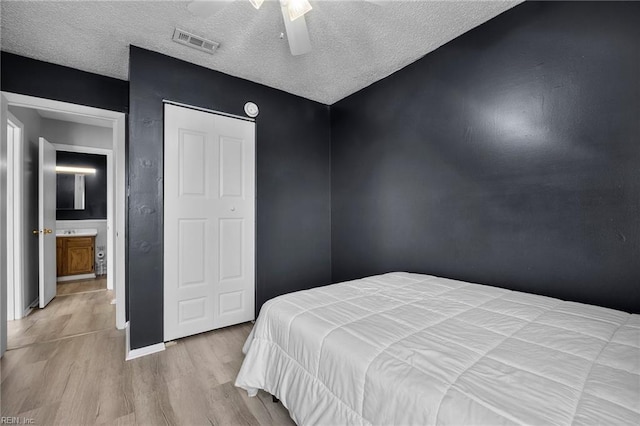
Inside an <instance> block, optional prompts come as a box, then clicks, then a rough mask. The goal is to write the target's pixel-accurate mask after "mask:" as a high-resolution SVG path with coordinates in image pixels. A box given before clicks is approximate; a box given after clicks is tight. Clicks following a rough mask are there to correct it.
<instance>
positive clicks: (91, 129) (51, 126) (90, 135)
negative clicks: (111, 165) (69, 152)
mask: <svg viewBox="0 0 640 426" xmlns="http://www.w3.org/2000/svg"><path fill="white" fill-rule="evenodd" d="M41 120H42V136H43V137H44V138H45V139H46V140H48V141H49V142H51V143H53V144H63V145H77V146H88V147H91V148H102V149H113V130H112V129H111V128H110V127H98V126H89V125H87V124H79V123H71V122H68V121H59V120H51V119H48V118H42V119H41Z"/></svg>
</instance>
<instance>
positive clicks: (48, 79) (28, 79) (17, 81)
mask: <svg viewBox="0 0 640 426" xmlns="http://www.w3.org/2000/svg"><path fill="white" fill-rule="evenodd" d="M1 55H2V56H1V61H2V69H0V84H1V87H2V90H4V91H6V92H13V93H20V94H22V95H29V96H35V97H38V98H45V99H54V100H56V101H62V102H69V103H72V104H78V105H87V106H92V107H95V108H102V109H108V110H111V111H118V112H127V110H128V107H129V99H128V96H129V85H128V83H127V82H126V81H124V80H118V79H115V78H111V77H105V76H103V75H98V74H93V73H89V72H85V71H80V70H77V69H75V68H69V67H64V66H62V65H56V64H52V63H49V62H43V61H38V60H36V59H31V58H26V57H24V56H20V55H15V54H13V53H8V52H2V53H1Z"/></svg>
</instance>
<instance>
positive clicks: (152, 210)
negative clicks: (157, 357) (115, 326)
mask: <svg viewBox="0 0 640 426" xmlns="http://www.w3.org/2000/svg"><path fill="white" fill-rule="evenodd" d="M129 67H130V68H129V81H130V94H129V96H130V101H131V104H130V115H129V129H130V133H129V141H130V143H129V149H128V163H129V184H130V187H131V191H130V198H129V213H128V217H129V234H128V235H129V242H128V248H129V262H128V276H129V309H130V327H131V328H130V333H131V334H130V336H131V347H132V348H133V349H135V348H139V347H143V346H147V345H151V344H155V343H158V342H162V341H163V285H162V269H163V268H162V260H163V259H162V249H163V224H162V211H163V184H162V173H163V104H162V100H163V99H168V100H172V101H176V102H182V103H186V104H190V105H195V106H199V107H204V108H209V109H214V110H218V111H223V112H226V113H231V114H237V115H244V112H243V106H244V104H245V102H247V101H253V102H255V103H257V104H258V106H259V107H260V115H259V116H258V118H257V120H256V132H257V137H256V147H257V150H256V154H257V156H256V168H257V188H256V190H257V202H256V207H257V216H256V222H257V224H256V226H257V231H256V232H257V233H256V239H257V241H256V274H257V283H256V285H257V290H256V308H257V309H259V308H260V306H261V305H262V304H263V303H264V302H265V301H266V300H267V299H270V298H272V297H275V296H277V295H280V294H283V293H286V292H290V291H295V290H300V289H304V288H309V287H313V286H318V285H323V284H329V283H330V282H331V251H330V250H331V222H330V220H331V213H330V208H331V205H330V203H331V195H330V190H331V188H330V173H331V168H330V132H329V130H330V125H329V108H328V107H327V106H326V105H321V104H318V103H316V102H312V101H309V100H306V99H303V98H300V97H297V96H293V95H290V94H287V93H284V92H281V91H278V90H275V89H271V88H268V87H265V86H262V85H259V84H256V83H252V82H249V81H246V80H242V79H239V78H235V77H231V76H229V75H226V74H222V73H219V72H215V71H211V70H209V69H206V68H202V67H199V66H196V65H193V64H190V63H187V62H183V61H180V60H177V59H174V58H170V57H168V56H164V55H161V54H159V53H155V52H150V51H147V50H144V49H140V48H137V47H133V46H132V47H131V49H130V62H129ZM256 314H257V310H256Z"/></svg>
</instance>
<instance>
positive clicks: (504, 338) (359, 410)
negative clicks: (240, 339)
mask: <svg viewBox="0 0 640 426" xmlns="http://www.w3.org/2000/svg"><path fill="white" fill-rule="evenodd" d="M244 352H245V354H246V356H245V359H244V362H243V364H242V367H241V369H240V372H239V373H238V376H237V379H236V386H239V387H241V388H243V389H246V390H247V391H248V392H249V395H250V396H252V395H255V394H256V393H257V391H258V389H264V390H265V391H267V392H269V393H271V394H273V395H274V396H276V397H278V398H279V399H280V400H281V401H282V403H283V404H284V405H285V407H287V409H288V410H289V412H290V414H291V417H292V418H293V420H294V421H295V422H296V423H298V424H301V425H311V424H327V425H341V424H353V425H361V424H362V425H369V424H384V425H392V424H394V425H409V424H420V425H426V424H429V425H432V424H442V425H445V424H448V425H461V424H475V425H478V424H487V425H488V424H490V425H502V424H545V425H546V424H563V425H567V424H635V425H638V424H640V315H632V314H628V313H625V312H620V311H616V310H612V309H606V308H602V307H596V306H591V305H585V304H579V303H573V302H566V301H561V300H558V299H553V298H549V297H543V296H536V295H531V294H527V293H520V292H515V291H509V290H505V289H500V288H495V287H489V286H483V285H478V284H471V283H466V282H461V281H455V280H450V279H444V278H439V277H434V276H429V275H419V274H411V273H390V274H385V275H379V276H373V277H369V278H364V279H359V280H355V281H349V282H344V283H340V284H334V285H330V286H326V287H319V288H315V289H312V290H306V291H300V292H296V293H291V294H287V295H284V296H280V297H277V298H275V299H272V300H270V301H268V302H267V303H265V305H264V306H263V307H262V310H261V312H260V315H259V317H258V320H257V321H256V324H255V326H254V328H253V330H252V332H251V334H250V335H249V337H248V339H247V341H246V343H245V346H244Z"/></svg>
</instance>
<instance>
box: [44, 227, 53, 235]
mask: <svg viewBox="0 0 640 426" xmlns="http://www.w3.org/2000/svg"><path fill="white" fill-rule="evenodd" d="M44 233H45V234H51V233H53V229H49V228H44Z"/></svg>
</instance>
